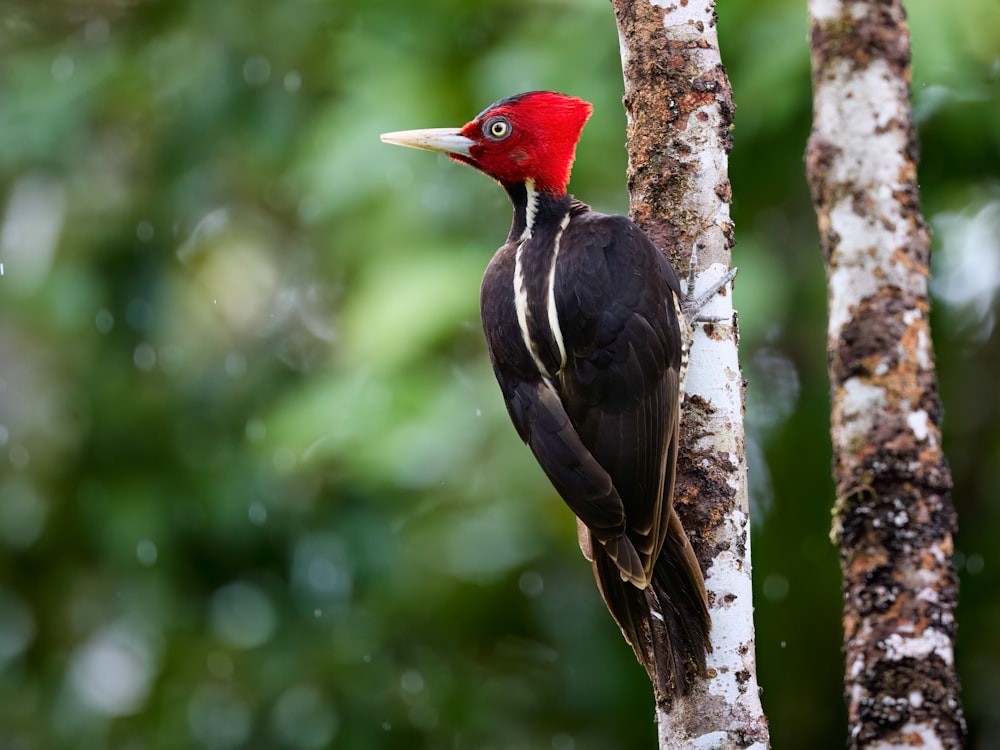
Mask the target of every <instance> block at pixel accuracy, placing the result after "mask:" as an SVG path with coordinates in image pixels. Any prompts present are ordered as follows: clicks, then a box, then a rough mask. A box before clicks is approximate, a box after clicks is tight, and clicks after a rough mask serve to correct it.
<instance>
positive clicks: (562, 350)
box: [548, 212, 570, 369]
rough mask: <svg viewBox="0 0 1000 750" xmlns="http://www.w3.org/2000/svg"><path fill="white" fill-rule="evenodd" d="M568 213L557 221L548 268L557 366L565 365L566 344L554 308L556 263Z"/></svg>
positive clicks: (550, 313)
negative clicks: (557, 228) (556, 230)
mask: <svg viewBox="0 0 1000 750" xmlns="http://www.w3.org/2000/svg"><path fill="white" fill-rule="evenodd" d="M569 217H570V215H569V213H568V212H567V214H566V215H565V216H564V217H563V218H562V221H560V222H559V231H558V232H557V233H556V245H555V247H554V248H553V249H552V268H550V269H549V304H548V312H549V328H550V329H552V338H553V339H554V340H555V342H556V348H558V349H559V368H560V369H562V368H563V367H565V366H566V345H565V343H564V342H563V337H562V329H561V328H560V327H559V310H558V309H557V308H556V264H557V263H558V262H559V241H560V240H561V239H562V236H563V232H565V231H566V227H568V226H569Z"/></svg>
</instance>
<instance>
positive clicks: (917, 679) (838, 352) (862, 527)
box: [806, 0, 964, 748]
mask: <svg viewBox="0 0 1000 750" xmlns="http://www.w3.org/2000/svg"><path fill="white" fill-rule="evenodd" d="M809 7H810V22H811V34H810V40H811V44H812V65H813V104H814V107H813V110H814V114H813V116H814V121H813V132H812V135H811V136H810V140H809V146H808V149H807V151H806V169H807V172H808V175H809V182H810V189H811V193H812V198H813V203H814V207H815V209H816V215H817V223H818V226H819V231H820V242H821V245H822V249H823V255H824V258H825V260H826V265H827V278H828V301H829V311H830V314H829V325H828V335H827V353H828V365H829V374H830V385H831V434H832V437H833V446H834V461H833V473H834V480H835V484H836V489H837V501H836V505H835V508H834V525H833V534H832V536H833V538H834V540H835V542H836V543H837V544H838V546H839V549H840V561H841V570H842V575H843V580H844V645H845V657H846V665H845V692H846V696H847V702H848V718H849V724H850V726H849V732H848V735H849V745H850V746H851V747H852V748H883V747H941V748H959V747H961V746H962V739H963V733H964V720H963V717H962V710H961V705H960V702H959V696H958V692H959V684H958V678H957V676H956V674H955V670H954V656H953V654H954V639H955V619H954V608H955V605H956V600H957V593H958V588H957V580H956V576H955V572H954V568H953V566H952V552H953V548H952V538H953V534H954V531H955V525H956V518H955V513H954V509H953V506H952V502H951V495H950V493H951V477H950V474H949V471H948V466H947V462H946V460H945V457H944V453H943V450H942V447H941V432H940V420H941V405H940V402H939V399H938V393H937V384H936V375H935V370H934V357H933V349H932V345H931V331H930V324H929V308H930V304H929V300H928V296H927V278H928V275H929V268H928V262H929V251H930V233H929V231H928V228H927V225H926V223H925V221H924V219H923V215H922V213H921V208H920V199H919V191H918V188H917V164H916V160H917V153H918V147H917V140H916V133H915V130H914V126H913V121H912V117H911V112H910V105H909V85H910V45H909V33H908V30H907V27H906V18H905V13H904V10H903V6H902V2H901V0H887V1H885V0H880V1H878V2H875V1H872V0H866V1H863V2H849V3H848V2H842V1H841V0H810V4H809Z"/></svg>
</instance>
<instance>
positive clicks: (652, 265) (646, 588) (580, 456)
mask: <svg viewBox="0 0 1000 750" xmlns="http://www.w3.org/2000/svg"><path fill="white" fill-rule="evenodd" d="M508 192H509V193H510V196H511V200H512V202H513V204H514V209H515V211H514V221H513V224H512V226H511V231H510V234H509V236H508V239H507V242H506V244H504V246H503V247H501V248H500V250H499V251H498V252H497V253H496V255H495V256H494V257H493V260H492V261H491V263H490V265H489V267H488V269H487V271H486V274H485V276H484V278H483V285H482V290H481V313H482V321H483V328H484V331H485V333H486V339H487V343H488V345H489V349H490V356H491V358H492V362H493V368H494V372H495V373H496V377H497V381H498V382H499V384H500V388H501V391H502V392H503V396H504V400H505V402H506V404H507V409H508V412H509V413H510V417H511V420H512V421H513V423H514V426H515V428H516V429H517V432H518V434H519V435H520V436H521V439H522V440H524V441H525V442H526V443H527V444H528V446H529V447H530V448H531V450H532V452H533V453H534V455H535V458H536V459H537V460H538V462H539V464H540V465H541V467H542V469H543V470H544V471H545V473H546V475H547V476H548V478H549V480H550V481H551V482H552V484H553V486H554V487H555V488H556V490H557V491H558V493H559V494H560V496H561V497H562V498H563V500H564V501H565V502H566V504H567V505H569V507H570V508H571V509H572V510H573V512H574V513H575V514H576V516H577V518H578V519H579V521H580V523H581V524H582V525H581V534H580V536H581V546H582V547H583V548H584V554H585V555H587V557H588V559H590V560H591V561H592V564H593V567H594V573H595V576H596V578H597V582H598V586H599V587H600V590H601V593H602V595H603V597H604V599H605V601H606V602H607V605H608V608H609V610H610V611H611V614H612V615H613V616H614V618H615V620H616V621H617V622H618V624H619V626H620V627H621V629H622V632H623V633H624V635H625V637H626V639H627V640H628V641H629V643H630V644H631V645H632V647H633V649H634V650H635V652H636V656H637V658H638V659H639V661H640V662H641V663H643V664H644V665H645V666H646V669H647V671H649V674H650V677H651V679H653V680H654V682H655V683H656V684H657V685H658V687H659V688H660V693H661V695H663V696H667V697H669V696H671V695H673V694H675V693H678V692H680V693H683V692H684V691H685V689H686V686H687V684H688V683H689V681H690V679H691V678H692V677H693V676H694V675H695V674H697V673H699V672H700V671H703V669H704V659H705V651H706V648H707V647H708V629H709V616H708V612H707V604H706V596H705V588H704V582H703V580H702V575H701V571H700V569H699V567H698V562H697V560H696V558H695V556H694V553H693V551H692V549H691V546H690V544H689V543H688V540H687V536H686V535H685V533H684V531H683V529H682V527H681V525H680V522H679V520H678V518H677V516H676V513H675V512H674V511H673V507H672V505H673V504H672V495H673V477H674V471H675V466H676V460H677V438H678V426H679V406H680V395H681V394H680V378H681V368H682V357H683V348H684V335H685V332H684V330H683V327H682V321H681V318H680V317H679V316H678V305H677V304H676V301H677V300H678V299H679V295H680V285H679V283H678V280H677V276H676V274H675V273H674V271H673V269H672V267H671V266H670V264H669V263H668V262H667V260H666V259H665V258H664V256H663V255H662V254H661V253H660V252H659V251H658V250H657V248H656V247H655V246H654V245H653V244H652V242H650V240H649V239H648V238H647V237H646V235H645V234H644V233H643V232H642V231H640V230H639V229H638V227H636V226H635V225H634V224H633V223H632V222H631V221H629V220H628V219H627V218H625V217H623V216H609V215H605V214H600V213H596V212H594V211H591V210H590V208H589V206H587V205H585V204H583V203H581V202H579V201H576V200H574V199H572V197H571V196H569V195H565V194H563V195H549V194H546V193H537V194H535V193H533V192H532V191H531V189H530V187H527V188H526V187H525V186H524V185H523V184H519V185H516V186H513V187H511V188H509V189H508ZM531 203H534V206H533V211H532V207H530V204H531ZM532 214H533V217H532V221H531V224H530V227H529V231H528V232H526V231H525V229H526V227H528V220H529V217H531V216H532ZM553 264H554V272H553V270H552V269H553ZM516 271H519V272H516ZM553 273H554V276H553V275H552V274H553ZM519 289H520V290H522V291H521V294H522V299H523V300H524V304H523V308H524V312H523V314H522V315H520V316H519V314H518V311H517V302H516V297H517V295H518V290H519ZM550 310H554V311H556V320H555V321H553V320H552V314H551V312H550ZM553 323H555V325H553ZM525 326H526V330H525ZM651 611H652V612H654V613H656V614H652V615H651V614H650V612H651ZM657 615H660V617H662V620H661V619H660V617H658V616H657ZM661 629H662V630H661ZM664 635H665V636H666V638H664V637H663V636H664ZM661 643H666V644H668V647H669V648H670V651H671V653H670V654H668V655H663V654H658V653H657V650H658V648H660V646H658V645H657V644H661ZM664 656H667V658H666V659H664V658H663V657H664ZM657 662H660V663H662V664H667V665H668V668H669V669H670V672H669V673H668V674H663V673H659V672H658V671H657V669H656V666H655V665H656V663H657Z"/></svg>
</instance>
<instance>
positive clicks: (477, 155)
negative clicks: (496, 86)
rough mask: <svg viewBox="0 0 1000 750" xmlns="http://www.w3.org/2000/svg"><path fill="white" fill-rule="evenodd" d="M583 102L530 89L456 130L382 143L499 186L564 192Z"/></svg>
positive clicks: (585, 107)
mask: <svg viewBox="0 0 1000 750" xmlns="http://www.w3.org/2000/svg"><path fill="white" fill-rule="evenodd" d="M592 112H593V107H592V106H591V105H590V103H589V102H585V101H583V100H582V99H577V98H576V97H573V96H567V95H565V94H558V93H556V92H554V91H530V92H528V93H525V94H517V95H515V96H510V97H507V98H506V99H501V100H500V101H498V102H496V103H494V104H491V105H490V106H489V107H487V108H486V109H485V110H483V112H482V113H481V114H480V115H479V116H477V117H476V118H475V119H474V120H472V121H471V122H469V123H467V124H466V125H465V126H464V127H462V128H461V129H459V130H453V129H447V128H437V129H432V130H412V131H403V132H400V133H386V134H384V135H383V136H382V140H384V141H386V142H389V143H396V144H399V145H402V146H413V147H416V148H424V149H430V150H432V151H444V152H445V153H447V154H448V155H449V156H450V157H451V158H452V159H454V160H455V161H460V162H462V163H464V164H468V165H469V166H471V167H475V168H476V169H478V170H479V171H481V172H484V173H486V174H488V175H489V176H490V177H492V178H493V179H495V180H496V181H497V182H499V183H500V184H502V185H505V186H507V185H516V184H518V183H521V182H528V181H531V182H533V183H534V189H535V190H538V191H541V192H548V193H553V194H556V195H560V194H562V193H565V192H566V186H567V185H568V184H569V174H570V170H571V169H572V167H573V160H574V158H575V157H576V144H577V142H578V141H579V140H580V133H581V132H582V131H583V126H584V124H585V123H586V122H587V119H588V118H589V117H590V115H591V113H592Z"/></svg>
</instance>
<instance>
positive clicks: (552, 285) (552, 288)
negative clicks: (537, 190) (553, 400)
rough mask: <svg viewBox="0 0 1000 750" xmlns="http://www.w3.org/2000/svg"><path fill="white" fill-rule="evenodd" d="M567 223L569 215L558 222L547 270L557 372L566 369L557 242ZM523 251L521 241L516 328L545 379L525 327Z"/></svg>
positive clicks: (516, 260)
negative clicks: (557, 303) (558, 306)
mask: <svg viewBox="0 0 1000 750" xmlns="http://www.w3.org/2000/svg"><path fill="white" fill-rule="evenodd" d="M569 221H570V214H569V212H567V213H566V215H565V216H564V217H563V218H562V221H560V222H559V231H558V232H557V233H556V237H555V245H554V246H553V248H552V265H551V266H550V268H549V278H548V288H547V292H548V294H547V300H546V313H547V317H548V319H549V330H550V331H551V333H552V340H553V341H554V342H555V345H556V349H558V351H559V369H562V368H563V367H565V366H566V344H565V342H564V341H563V335H562V328H560V326H559V310H558V308H557V307H556V265H557V263H558V261H559V243H560V240H562V235H563V232H564V231H565V229H566V227H567V226H569ZM523 251H524V243H523V242H522V243H521V244H520V245H519V246H518V248H517V253H516V254H515V256H514V310H515V312H516V313H517V325H518V327H519V328H520V329H521V340H522V341H524V347H525V349H527V350H528V354H530V355H531V359H532V361H534V363H535V367H537V368H538V372H539V373H540V374H541V375H542V376H543V377H545V378H548V376H549V373H548V370H547V369H546V367H545V363H544V362H543V361H542V356H541V352H540V351H539V347H538V345H537V344H536V343H535V340H534V339H533V338H532V337H531V331H530V329H529V327H528V285H527V282H526V281H525V278H524V267H523V266H522V265H521V253H522V252H523Z"/></svg>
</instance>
